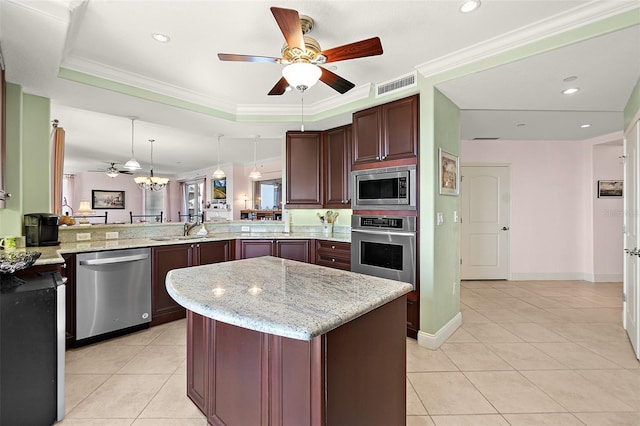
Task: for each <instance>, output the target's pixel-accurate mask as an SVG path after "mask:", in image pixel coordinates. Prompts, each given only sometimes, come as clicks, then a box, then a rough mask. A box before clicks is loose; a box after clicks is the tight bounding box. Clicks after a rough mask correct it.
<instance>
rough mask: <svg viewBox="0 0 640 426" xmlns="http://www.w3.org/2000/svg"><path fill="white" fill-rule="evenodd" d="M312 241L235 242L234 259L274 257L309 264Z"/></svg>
mask: <svg viewBox="0 0 640 426" xmlns="http://www.w3.org/2000/svg"><path fill="white" fill-rule="evenodd" d="M311 241H312V240H289V239H286V240H236V259H250V258H253V257H261V256H276V257H281V258H283V259H289V260H297V261H299V262H305V263H311V259H312V257H311V247H312V245H311Z"/></svg>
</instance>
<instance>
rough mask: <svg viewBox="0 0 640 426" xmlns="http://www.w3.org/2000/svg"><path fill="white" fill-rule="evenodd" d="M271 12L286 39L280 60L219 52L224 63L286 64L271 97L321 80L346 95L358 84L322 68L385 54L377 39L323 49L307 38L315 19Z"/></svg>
mask: <svg viewBox="0 0 640 426" xmlns="http://www.w3.org/2000/svg"><path fill="white" fill-rule="evenodd" d="M271 13H272V14H273V17H274V18H275V20H276V22H277V23H278V26H279V27H280V30H281V31H282V34H283V35H284V38H285V40H286V43H285V45H284V46H283V47H282V57H281V58H273V57H268V56H253V55H236V54H231V53H218V58H219V59H220V60H221V61H239V62H267V63H276V64H286V65H287V66H286V67H285V68H283V70H282V78H280V80H279V81H278V82H277V83H276V85H275V86H273V88H272V89H271V91H270V92H269V95H282V94H283V93H284V92H285V91H286V90H287V87H289V86H292V87H295V88H296V89H298V90H300V91H301V92H304V91H305V90H306V89H308V88H309V87H311V86H313V85H314V84H315V83H316V82H317V81H318V80H320V81H322V82H323V83H325V84H326V85H328V86H330V87H331V88H333V89H334V90H336V91H337V92H339V93H341V94H342V93H346V92H348V91H349V90H351V89H352V88H353V87H354V86H355V84H353V83H351V82H350V81H348V80H345V79H344V78H342V77H340V76H339V75H337V74H335V73H333V72H331V71H329V70H328V69H326V68H323V67H320V66H319V65H322V64H327V63H330V62H337V61H344V60H347V59H355V58H364V57H367V56H375V55H381V54H382V44H381V43H380V38H378V37H372V38H369V39H366V40H360V41H357V42H354V43H349V44H345V45H343V46H339V47H334V48H332V49H328V50H322V49H321V48H320V44H319V43H318V42H317V41H316V40H314V39H313V38H311V37H308V36H306V35H305V34H307V33H308V32H309V31H311V29H312V28H313V19H311V18H310V17H308V16H305V15H298V12H297V11H295V10H293V9H283V8H280V7H272V8H271Z"/></svg>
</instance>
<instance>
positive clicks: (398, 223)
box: [351, 215, 416, 232]
mask: <svg viewBox="0 0 640 426" xmlns="http://www.w3.org/2000/svg"><path fill="white" fill-rule="evenodd" d="M351 227H352V228H353V229H382V230H389V231H409V232H415V229H416V218H415V217H414V216H360V215H353V216H351Z"/></svg>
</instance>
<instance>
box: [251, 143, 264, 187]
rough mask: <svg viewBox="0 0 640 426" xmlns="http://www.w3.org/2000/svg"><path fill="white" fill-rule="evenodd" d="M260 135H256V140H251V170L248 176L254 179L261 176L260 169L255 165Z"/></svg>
mask: <svg viewBox="0 0 640 426" xmlns="http://www.w3.org/2000/svg"><path fill="white" fill-rule="evenodd" d="M259 137H260V136H259V135H258V136H256V140H255V141H254V142H253V170H251V173H249V178H251V179H253V180H256V179H260V178H261V177H262V173H260V171H259V170H258V167H256V153H257V150H258V138H259Z"/></svg>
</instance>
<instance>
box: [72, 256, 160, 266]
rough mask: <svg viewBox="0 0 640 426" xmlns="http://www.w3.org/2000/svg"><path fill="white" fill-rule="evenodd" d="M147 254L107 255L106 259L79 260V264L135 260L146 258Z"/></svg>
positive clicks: (101, 263) (103, 263) (109, 263)
mask: <svg viewBox="0 0 640 426" xmlns="http://www.w3.org/2000/svg"><path fill="white" fill-rule="evenodd" d="M148 258H149V255H148V254H146V253H145V254H136V255H133V256H121V257H109V258H106V259H89V260H81V261H80V265H111V264H114V263H125V262H135V261H136V260H144V259H148Z"/></svg>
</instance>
